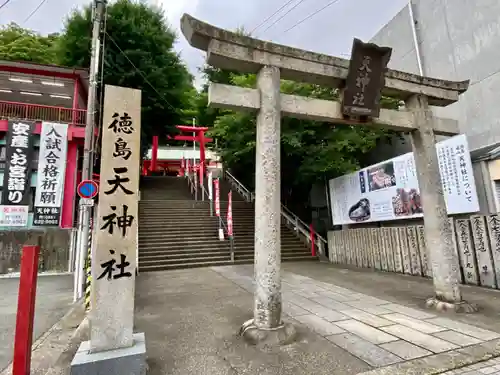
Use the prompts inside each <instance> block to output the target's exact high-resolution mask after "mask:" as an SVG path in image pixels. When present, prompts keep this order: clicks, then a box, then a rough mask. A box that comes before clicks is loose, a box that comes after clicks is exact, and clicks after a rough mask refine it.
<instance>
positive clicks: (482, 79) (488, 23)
mask: <svg viewBox="0 0 500 375" xmlns="http://www.w3.org/2000/svg"><path fill="white" fill-rule="evenodd" d="M413 4H414V5H413V9H414V15H415V20H416V23H417V35H418V39H419V46H420V52H421V57H422V63H423V70H424V75H427V76H430V77H436V78H443V79H449V80H465V79H470V80H471V84H470V88H469V90H468V91H467V92H466V93H465V94H464V95H462V97H461V100H460V101H459V102H458V103H456V104H453V105H451V106H449V107H447V108H438V109H436V115H438V116H442V117H450V118H454V119H457V120H459V121H460V130H461V132H462V133H465V134H466V135H467V137H468V141H469V147H470V149H471V150H473V149H476V148H479V147H481V146H485V145H489V144H492V143H495V142H498V141H500V105H498V103H497V102H498V99H497V93H498V92H499V91H500V64H499V61H500V2H499V1H497V0H413ZM372 41H373V42H375V43H377V44H379V45H384V46H390V47H392V48H393V54H392V58H391V61H390V63H389V66H390V67H391V68H393V69H398V70H404V71H408V72H412V73H418V65H417V58H416V54H415V48H414V43H413V36H412V31H411V24H410V17H409V12H408V7H405V8H403V9H402V10H401V11H400V12H399V13H398V14H397V15H396V16H395V17H394V18H393V19H392V20H391V21H390V22H389V23H388V24H387V25H386V26H384V27H383V28H382V29H381V30H380V31H379V32H378V33H377V34H376V35H375V36H374V37H373V38H372Z"/></svg>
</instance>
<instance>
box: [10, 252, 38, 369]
mask: <svg viewBox="0 0 500 375" xmlns="http://www.w3.org/2000/svg"><path fill="white" fill-rule="evenodd" d="M39 253H40V248H39V247H38V246H24V247H23V253H22V256H21V276H20V277H19V295H18V302H17V318H16V334H15V336H14V360H13V363H12V374H13V375H27V374H29V373H30V365H31V343H32V338H33V321H34V319H35V297H36V278H37V273H38V254H39Z"/></svg>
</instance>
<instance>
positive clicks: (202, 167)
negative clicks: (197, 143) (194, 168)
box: [199, 162, 205, 186]
mask: <svg viewBox="0 0 500 375" xmlns="http://www.w3.org/2000/svg"><path fill="white" fill-rule="evenodd" d="M204 167H205V166H204V165H203V162H200V171H199V172H200V186H203V169H204Z"/></svg>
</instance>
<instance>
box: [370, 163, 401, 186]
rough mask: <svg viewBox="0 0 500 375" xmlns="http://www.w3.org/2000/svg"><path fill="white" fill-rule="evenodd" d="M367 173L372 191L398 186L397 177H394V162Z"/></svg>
mask: <svg viewBox="0 0 500 375" xmlns="http://www.w3.org/2000/svg"><path fill="white" fill-rule="evenodd" d="M367 172H368V173H367V174H368V185H369V187H370V191H375V190H379V189H385V188H388V187H392V186H396V176H395V175H394V164H393V162H392V161H389V162H388V163H384V164H379V165H377V166H376V167H373V168H369V169H368V171H367Z"/></svg>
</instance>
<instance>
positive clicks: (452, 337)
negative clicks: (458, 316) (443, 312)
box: [433, 331, 481, 346]
mask: <svg viewBox="0 0 500 375" xmlns="http://www.w3.org/2000/svg"><path fill="white" fill-rule="evenodd" d="M433 336H435V337H438V338H440V339H443V340H446V341H449V342H451V343H453V344H456V345H459V346H469V345H475V344H479V343H481V340H479V339H476V338H474V337H471V336H467V335H464V334H462V333H459V332H456V331H443V332H438V333H435V334H433Z"/></svg>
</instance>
